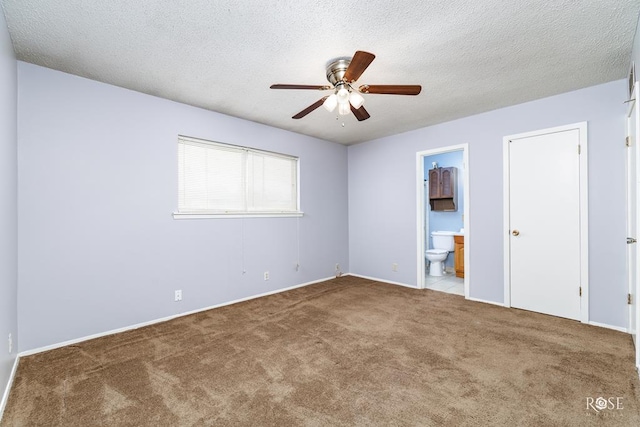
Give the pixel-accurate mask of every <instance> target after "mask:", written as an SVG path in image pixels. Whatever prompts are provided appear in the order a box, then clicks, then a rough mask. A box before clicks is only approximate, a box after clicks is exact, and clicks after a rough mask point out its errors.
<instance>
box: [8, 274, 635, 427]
mask: <svg viewBox="0 0 640 427" xmlns="http://www.w3.org/2000/svg"><path fill="white" fill-rule="evenodd" d="M638 386H639V381H638V376H637V374H636V372H635V370H634V368H633V344H632V341H631V337H630V336H629V335H627V334H624V333H620V332H616V331H611V330H607V329H602V328H598V327H594V326H587V325H583V324H580V323H578V322H574V321H570V320H565V319H560V318H555V317H550V316H545V315H540V314H535V313H530V312H526V311H521V310H515V309H505V308H501V307H497V306H492V305H488V304H482V303H475V302H471V301H466V300H464V298H462V297H459V296H455V295H449V294H445V293H441V292H435V291H429V290H413V289H408V288H403V287H399V286H393V285H388V284H383V283H378V282H373V281H370V280H365V279H359V278H355V277H350V276H347V277H342V278H339V279H335V280H331V281H328V282H324V283H320V284H316V285H312V286H307V287H304V288H299V289H296V290H293V291H289V292H286V293H281V294H277V295H272V296H269V297H264V298H260V299H256V300H252V301H248V302H244V303H240V304H235V305H232V306H227V307H223V308H218V309H215V310H210V311H207V312H203V313H200V314H195V315H190V316H186V317H182V318H179V319H175V320H172V321H169V322H165V323H160V324H156V325H153V326H149V327H145V328H140V329H137V330H134V331H129V332H125V333H120V334H117V335H111V336H108V337H104V338H99V339H95V340H92V341H86V342H83V343H81V344H78V345H72V346H68V347H65V348H60V349H57V350H52V351H49V352H46V353H40V354H37V355H34V356H29V357H25V358H23V359H21V361H20V365H19V368H18V372H17V377H16V380H15V383H14V386H13V389H12V392H11V395H10V398H9V402H8V405H7V408H6V411H5V415H4V418H3V420H2V422H0V425H1V426H3V427H5V426H83V427H86V426H227V425H228V426H231V425H251V426H265V425H273V426H276V425H277V426H296V425H305V426H359V425H382V426H403V425H412V426H440V425H443V426H464V425H469V426H484V425H492V426H502V425H504V426H552V425H553V426H573V425H575V426H584V425H603V424H604V425H629V426H631V425H633V426H638V425H640V402H639V394H640V393H639V392H638ZM598 398H604V399H605V400H597V399H598ZM615 398H619V399H618V400H617V401H616V400H615ZM589 399H591V400H589ZM602 402H605V403H607V407H605V408H603V409H600V408H601V405H600V406H598V404H600V403H602ZM610 402H613V406H617V408H611V407H610V406H612V404H611V403H610ZM589 403H591V406H589Z"/></svg>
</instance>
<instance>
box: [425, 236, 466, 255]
mask: <svg viewBox="0 0 640 427" xmlns="http://www.w3.org/2000/svg"><path fill="white" fill-rule="evenodd" d="M456 234H461V233H458V232H455V231H432V232H431V238H432V239H433V248H434V249H444V250H445V251H449V252H453V236H455V235H456Z"/></svg>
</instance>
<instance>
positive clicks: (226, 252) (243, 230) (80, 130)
mask: <svg viewBox="0 0 640 427" xmlns="http://www.w3.org/2000/svg"><path fill="white" fill-rule="evenodd" d="M18 75H19V80H20V86H19V92H18V97H19V98H18V99H19V110H18V113H19V115H18V117H19V119H18V130H19V141H18V165H19V188H18V190H19V192H18V194H19V209H20V226H19V239H20V240H19V275H20V288H19V323H20V333H21V339H20V350H29V349H34V348H38V347H41V346H45V345H49V344H54V343H59V342H63V341H66V340H70V339H75V338H79V337H84V336H87V335H90V334H95V333H100V332H104V331H109V330H113V329H115V328H120V327H124V326H128V325H132V324H136V323H140V322H145V321H149V320H153V319H157V318H162V317H165V316H169V315H173V314H176V313H181V312H186V311H190V310H194V309H199V308H202V307H207V306H211V305H214V304H218V303H223V302H227V301H232V300H235V299H239V298H243V297H248V296H251V295H257V294H261V293H264V292H268V291H273V290H277V289H282V288H286V287H290V286H294V285H297V284H302V283H306V282H309V281H313V280H318V279H322V278H326V277H330V276H332V275H334V274H335V272H334V267H335V264H336V263H340V264H341V267H342V269H343V271H348V269H349V264H348V230H347V225H348V221H347V218H348V211H347V148H346V147H344V146H342V145H338V144H334V143H330V142H326V141H322V140H319V139H315V138H311V137H306V136H302V135H298V134H294V133H291V132H287V131H283V130H279V129H275V128H272V127H268V126H264V125H261V124H257V123H252V122H248V121H245V120H240V119H236V118H232V117H229V116H225V115H221V114H217V113H213V112H209V111H205V110H201V109H197V108H194V107H190V106H186V105H182V104H179V103H175V102H171V101H167V100H163V99H160V98H155V97H153V96H149V95H144V94H140V93H137V92H133V91H129V90H125V89H121V88H117V87H114V86H110V85H106V84H102V83H98V82H95V81H91V80H87V79H83V78H79V77H76V76H72V75H69V74H64V73H61V72H57V71H53V70H50V69H46V68H42V67H38V66H35V65H31V64H27V63H23V62H19V63H18ZM178 134H182V135H188V136H193V137H199V138H204V139H209V140H214V141H220V142H225V143H231V144H238V145H246V146H251V147H256V148H260V149H266V150H271V151H276V152H281V153H285V154H290V155H295V156H299V157H300V169H301V174H300V188H301V208H302V210H303V211H304V212H305V216H304V217H303V218H300V219H297V218H264V219H260V218H251V219H244V220H242V219H214V220H212V219H208V220H206V219H200V220H174V219H172V216H171V213H172V212H174V211H175V210H176V207H177V197H178V196H177V157H176V156H177V137H178ZM298 248H299V250H300V253H299V258H300V263H301V268H300V270H299V271H297V272H296V270H295V264H296V262H297V260H298ZM243 267H244V270H246V274H244V275H243V274H242V270H243ZM267 270H268V271H269V272H270V276H271V279H270V280H269V281H264V280H263V272H264V271H267ZM175 289H182V291H183V298H184V299H183V301H182V302H180V303H176V302H174V301H173V292H174V290H175ZM0 353H1V352H0Z"/></svg>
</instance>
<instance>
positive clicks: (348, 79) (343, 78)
mask: <svg viewBox="0 0 640 427" xmlns="http://www.w3.org/2000/svg"><path fill="white" fill-rule="evenodd" d="M375 57H376V56H375V55H374V54H372V53H369V52H364V51H361V50H359V51H357V52H356V53H355V55H353V58H351V60H348V59H338V60H337V61H334V62H332V63H331V64H329V66H328V67H327V80H328V81H329V83H331V86H317V85H298V84H274V85H271V89H311V90H331V89H333V93H332V94H331V95H329V96H325V97H324V98H322V99H320V100H319V101H316V102H315V103H313V104H311V105H310V106H308V107H307V108H305V109H304V110H302V111H300V112H299V113H298V114H296V115H295V116H293V117H292V118H293V119H301V118H303V117H304V116H306V115H307V114H309V113H310V112H312V111H313V110H315V109H316V108H318V107H320V105H322V106H323V107H324V108H325V109H326V110H327V111H329V112H331V111H333V110H335V108H336V107H338V114H339V115H342V116H344V115H347V114H349V112H352V113H353V115H354V116H355V117H356V119H358V121H363V120H367V119H368V118H369V117H370V116H369V113H368V112H367V110H365V108H364V106H363V104H364V97H363V96H362V95H361V94H360V93H371V94H387V95H417V94H419V93H420V91H421V90H422V87H421V86H419V85H362V86H360V87H359V88H358V89H355V88H354V87H352V86H351V84H352V83H354V82H355V81H356V80H358V78H360V76H361V75H362V73H363V72H364V70H366V69H367V67H368V66H369V65H370V64H371V62H373V60H374V59H375Z"/></svg>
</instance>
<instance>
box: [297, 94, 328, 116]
mask: <svg viewBox="0 0 640 427" xmlns="http://www.w3.org/2000/svg"><path fill="white" fill-rule="evenodd" d="M327 98H328V96H325V97H324V98H321V99H319V100H317V101H316V102H314V103H313V104H311V105H309V106H308V107H307V108H305V109H304V110H302V111H300V112H299V113H298V114H296V115H295V116H293V117H291V118H292V119H301V118H303V117H304V116H306V115H307V114H309V113H310V112H312V111H313V110H315V109H316V108H318V107H319V106H321V105H322V103H323V102H324V100H325V99H327Z"/></svg>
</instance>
